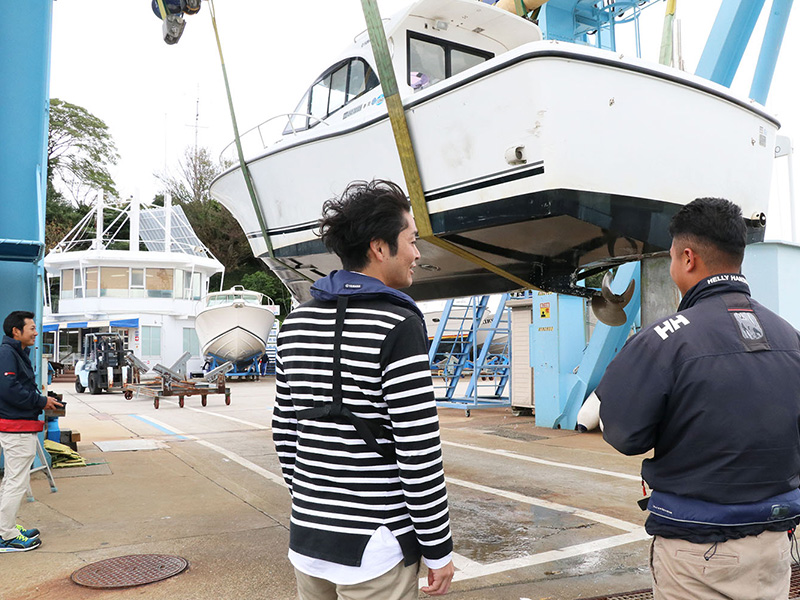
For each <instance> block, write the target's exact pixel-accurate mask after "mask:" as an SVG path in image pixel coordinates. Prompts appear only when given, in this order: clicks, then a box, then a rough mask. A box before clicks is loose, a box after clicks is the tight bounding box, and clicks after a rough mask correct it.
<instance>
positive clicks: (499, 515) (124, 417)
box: [0, 379, 650, 600]
mask: <svg viewBox="0 0 800 600" xmlns="http://www.w3.org/2000/svg"><path fill="white" fill-rule="evenodd" d="M53 388H54V389H56V391H58V392H64V393H65V398H66V399H67V401H68V410H67V416H66V417H63V418H62V419H61V420H60V425H61V427H62V429H72V430H75V431H79V432H80V433H81V438H82V440H81V442H80V443H79V452H80V453H81V455H82V456H83V457H84V458H85V459H86V462H87V463H89V466H86V467H76V468H65V469H56V470H55V471H54V475H55V478H56V480H55V481H56V485H57V487H58V491H57V492H56V493H51V491H50V487H49V483H48V481H47V479H46V478H45V476H44V474H43V473H42V472H38V473H35V474H34V475H33V478H32V489H33V493H34V495H35V498H36V501H35V502H30V503H29V502H23V505H22V508H21V510H20V516H19V522H20V523H21V524H23V525H25V526H27V527H38V528H39V529H40V530H41V531H42V535H41V537H42V540H43V544H42V547H41V548H39V549H38V550H35V551H32V552H26V553H6V554H0V575H2V577H0V580H1V581H2V584H0V599H3V600H33V599H37V600H40V599H41V600H48V599H52V600H56V599H58V600H72V599H92V598H104V599H105V598H115V599H116V598H121V599H124V598H143V599H154V600H156V599H162V598H163V599H170V600H181V599H187V600H188V599H207V598H208V599H211V598H215V599H223V600H224V599H229V598H256V599H265V600H272V599H275V600H287V599H291V598H295V597H296V596H295V591H294V575H293V571H292V568H291V566H290V564H289V562H288V560H287V558H286V551H287V547H288V537H289V536H288V517H289V510H290V501H289V495H288V492H287V491H286V489H285V487H284V486H283V484H282V480H281V479H280V470H279V467H278V461H277V459H276V457H275V451H274V447H273V445H272V441H271V431H270V429H269V425H270V419H271V406H272V401H273V396H274V383H273V381H272V380H270V379H267V380H262V381H260V382H255V381H242V382H233V383H231V388H232V394H231V396H232V402H231V404H230V406H226V405H225V404H224V401H223V398H222V396H210V397H209V399H208V405H207V406H206V407H202V406H201V403H200V399H199V398H197V397H190V398H187V399H186V406H185V408H182V409H181V408H179V407H178V406H177V403H175V402H171V401H166V400H162V402H161V404H160V408H159V409H158V410H156V409H155V408H154V407H153V404H152V402H151V401H149V400H147V399H145V398H144V397H139V398H134V399H132V400H130V401H126V400H124V399H123V397H122V395H121V394H119V393H111V394H102V395H98V396H90V395H89V394H88V393H84V394H77V393H75V391H74V389H73V388H72V385H71V384H55V385H54V386H53ZM440 416H441V424H442V441H443V452H444V457H445V471H446V475H447V478H448V493H449V498H450V504H451V519H452V526H453V536H454V543H455V553H456V558H455V562H456V567H457V573H456V578H455V580H454V583H453V586H452V589H451V592H450V594H448V596H447V597H448V598H452V599H454V600H467V599H469V600H483V599H492V600H523V599H530V600H571V599H577V598H588V597H593V596H600V595H608V594H612V593H620V592H626V591H631V590H638V589H642V588H646V587H649V586H650V581H649V572H648V569H647V556H648V539H647V536H646V534H645V533H644V531H643V529H642V528H641V524H642V523H643V522H644V513H642V512H641V511H640V510H639V509H638V507H637V506H636V500H637V499H638V498H639V497H640V496H641V493H642V492H641V484H640V483H639V482H638V473H639V465H640V460H641V459H640V458H629V457H624V456H621V455H619V454H617V453H616V452H615V451H614V450H613V449H611V448H610V447H609V446H607V445H606V444H605V443H604V442H603V440H602V438H601V436H600V434H599V433H589V434H578V433H576V432H572V431H560V430H551V429H542V428H537V427H535V425H534V422H533V419H532V418H531V417H514V416H512V414H511V411H510V409H508V408H492V409H486V410H475V409H473V410H472V411H471V416H470V417H467V416H466V414H465V411H463V410H455V409H441V410H440ZM123 440H128V441H130V440H133V443H137V444H145V443H149V444H154V443H156V442H157V444H154V445H157V446H159V447H157V448H156V449H149V450H145V449H140V450H122V451H112V450H114V448H113V446H114V445H115V444H113V443H112V444H111V446H112V447H111V448H109V447H106V451H103V450H101V449H100V447H98V445H97V444H98V443H100V444H102V443H103V442H114V443H116V442H119V441H123ZM129 443H130V442H129ZM133 554H170V555H178V556H181V557H184V558H185V559H186V560H188V562H189V565H190V566H189V569H188V570H187V571H185V572H184V573H182V574H180V575H177V576H175V577H172V578H169V579H166V580H164V581H161V582H156V583H153V584H149V585H144V586H139V587H135V588H129V589H119V590H93V589H89V588H85V587H81V586H78V585H76V584H74V583H73V582H72V581H71V580H70V575H71V573H73V572H74V571H75V570H77V569H79V568H81V567H83V566H86V565H88V564H91V563H95V562H97V561H100V560H104V559H107V558H113V557H120V556H125V555H133ZM420 596H421V597H425V595H424V594H422V593H420Z"/></svg>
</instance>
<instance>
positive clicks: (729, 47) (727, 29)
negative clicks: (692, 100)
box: [695, 0, 764, 87]
mask: <svg viewBox="0 0 800 600" xmlns="http://www.w3.org/2000/svg"><path fill="white" fill-rule="evenodd" d="M763 6H764V0H723V2H722V5H721V6H720V7H719V12H718V13H717V18H716V20H715V21H714V26H713V27H712V28H711V33H710V34H709V36H708V41H707V42H706V46H705V48H704V49H703V54H702V56H701V57H700V62H698V63H697V70H696V71H695V75H698V76H699V77H703V78H704V79H708V80H710V81H713V82H715V83H719V84H720V85H724V86H725V87H730V86H731V83H732V82H733V78H734V76H735V75H736V71H737V69H738V68H739V63H740V62H741V60H742V55H743V54H744V51H745V48H747V43H748V42H749V41H750V35H751V34H752V33H753V28H754V27H755V25H756V21H758V15H759V14H760V13H761V9H762V8H763Z"/></svg>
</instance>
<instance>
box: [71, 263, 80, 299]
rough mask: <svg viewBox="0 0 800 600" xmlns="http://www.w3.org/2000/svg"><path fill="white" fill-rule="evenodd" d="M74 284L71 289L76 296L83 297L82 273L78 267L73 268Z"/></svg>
mask: <svg viewBox="0 0 800 600" xmlns="http://www.w3.org/2000/svg"><path fill="white" fill-rule="evenodd" d="M74 271H75V285H74V286H73V288H72V291H73V292H74V293H75V297H76V298H83V276H82V275H83V274H82V273H81V270H80V269H75V270H74Z"/></svg>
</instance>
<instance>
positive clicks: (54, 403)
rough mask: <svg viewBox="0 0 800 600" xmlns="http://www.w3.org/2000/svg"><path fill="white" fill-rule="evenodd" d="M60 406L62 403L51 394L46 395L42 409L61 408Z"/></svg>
mask: <svg viewBox="0 0 800 600" xmlns="http://www.w3.org/2000/svg"><path fill="white" fill-rule="evenodd" d="M62 406H64V405H63V404H61V402H59V401H58V400H56V399H55V398H53V397H52V396H47V404H45V405H44V409H45V410H55V409H57V408H61V407H62Z"/></svg>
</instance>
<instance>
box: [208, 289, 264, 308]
mask: <svg viewBox="0 0 800 600" xmlns="http://www.w3.org/2000/svg"><path fill="white" fill-rule="evenodd" d="M234 302H244V303H245V304H261V295H260V294H242V293H240V292H237V293H232V294H216V295H213V296H209V297H208V303H207V305H208V306H222V305H225V304H233V303H234Z"/></svg>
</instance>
